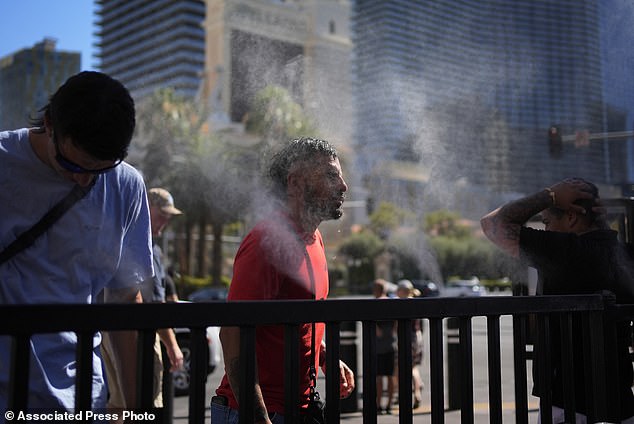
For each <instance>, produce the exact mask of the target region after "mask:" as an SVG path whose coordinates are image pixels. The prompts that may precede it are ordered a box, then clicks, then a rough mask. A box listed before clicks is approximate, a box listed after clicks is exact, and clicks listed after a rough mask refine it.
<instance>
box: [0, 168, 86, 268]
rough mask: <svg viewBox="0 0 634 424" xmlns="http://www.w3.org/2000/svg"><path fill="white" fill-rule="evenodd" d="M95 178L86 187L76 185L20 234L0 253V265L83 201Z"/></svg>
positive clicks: (29, 244)
mask: <svg viewBox="0 0 634 424" xmlns="http://www.w3.org/2000/svg"><path fill="white" fill-rule="evenodd" d="M96 180H97V178H94V179H93V181H92V183H91V184H90V185H89V186H87V187H82V186H80V185H79V184H76V185H75V187H73V189H72V190H71V191H70V193H68V194H67V195H66V196H65V197H64V198H63V199H62V200H60V201H59V202H57V203H56V204H55V206H53V207H52V208H51V209H50V210H49V211H48V212H47V213H46V214H45V215H44V216H43V217H42V218H41V219H40V220H39V221H38V222H36V223H35V224H34V225H33V226H32V227H31V228H29V229H28V230H26V231H25V232H23V233H22V234H20V235H19V236H18V237H17V238H16V239H15V240H13V242H12V243H11V244H9V245H8V246H7V247H6V248H5V249H4V250H3V251H2V252H0V265H1V264H3V263H5V262H6V261H8V260H9V259H11V258H12V257H14V256H15V255H17V254H18V253H20V252H21V251H22V250H24V249H26V248H27V247H29V246H31V245H32V244H33V243H34V242H35V240H36V239H37V238H38V237H39V236H41V235H42V234H43V233H44V232H45V231H46V230H47V229H48V228H50V226H51V225H53V224H54V223H55V222H56V221H57V220H58V219H59V218H61V216H62V215H64V213H65V212H66V211H67V210H69V209H70V208H71V207H72V206H73V205H74V204H75V203H77V202H78V201H79V200H81V199H83V198H84V197H85V196H86V195H87V194H88V192H89V191H90V189H91V188H92V187H93V186H94V185H95V182H96Z"/></svg>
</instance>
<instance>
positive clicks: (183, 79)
mask: <svg viewBox="0 0 634 424" xmlns="http://www.w3.org/2000/svg"><path fill="white" fill-rule="evenodd" d="M96 4H97V5H98V7H97V11H96V14H97V15H98V17H99V18H98V20H97V22H96V24H97V26H98V27H99V28H100V29H99V31H98V32H97V36H98V38H99V42H98V43H97V45H98V47H99V49H98V54H97V55H96V56H97V57H98V58H100V60H101V63H100V66H99V69H100V70H101V71H103V72H105V73H107V74H109V75H111V76H113V77H114V78H116V79H118V80H119V81H121V82H122V83H123V84H124V85H125V86H126V87H128V89H129V90H130V93H131V94H132V97H133V98H134V99H135V100H140V99H141V98H143V97H146V96H148V95H150V94H152V93H153V92H154V91H155V90H156V89H159V88H173V89H174V90H175V91H176V92H177V93H178V94H181V95H185V96H188V97H194V96H196V94H197V93H198V91H199V88H200V81H201V75H202V71H203V68H204V61H205V59H204V57H205V34H204V30H203V28H202V22H203V20H204V19H205V2H204V0H96Z"/></svg>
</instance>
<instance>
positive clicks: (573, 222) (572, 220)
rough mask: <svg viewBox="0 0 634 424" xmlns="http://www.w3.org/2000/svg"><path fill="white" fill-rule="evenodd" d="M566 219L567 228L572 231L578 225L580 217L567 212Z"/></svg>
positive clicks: (577, 214)
mask: <svg viewBox="0 0 634 424" xmlns="http://www.w3.org/2000/svg"><path fill="white" fill-rule="evenodd" d="M566 218H567V219H568V228H570V229H572V228H575V227H576V226H577V225H578V224H579V222H580V220H581V218H582V217H581V216H579V213H578V212H575V211H568V212H566Z"/></svg>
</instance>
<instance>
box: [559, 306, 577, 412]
mask: <svg viewBox="0 0 634 424" xmlns="http://www.w3.org/2000/svg"><path fill="white" fill-rule="evenodd" d="M559 327H560V329H561V358H560V360H561V378H562V382H563V385H562V387H563V391H564V415H565V419H566V422H567V423H572V424H574V423H576V422H577V421H576V417H575V382H574V369H575V365H574V363H575V352H574V351H573V348H572V346H573V340H572V314H570V313H562V314H560V317H559ZM577 353H580V352H577Z"/></svg>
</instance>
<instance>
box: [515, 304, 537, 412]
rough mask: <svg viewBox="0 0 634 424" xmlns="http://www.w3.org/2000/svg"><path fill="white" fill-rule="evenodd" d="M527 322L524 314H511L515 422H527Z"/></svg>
mask: <svg viewBox="0 0 634 424" xmlns="http://www.w3.org/2000/svg"><path fill="white" fill-rule="evenodd" d="M527 323H528V320H527V319H526V315H513V373H514V376H515V378H514V380H515V422H516V423H517V424H528V392H527V390H526V381H527V372H526V326H527ZM533 365H534V361H533Z"/></svg>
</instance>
